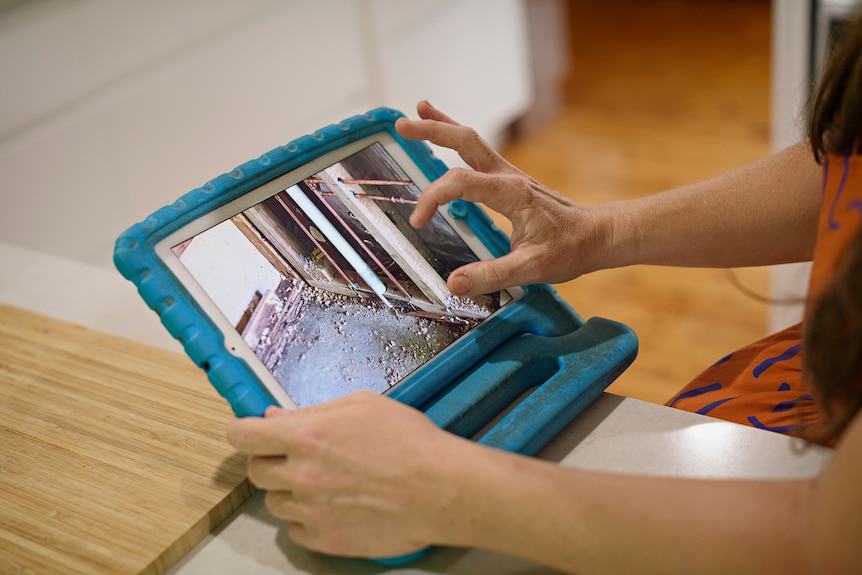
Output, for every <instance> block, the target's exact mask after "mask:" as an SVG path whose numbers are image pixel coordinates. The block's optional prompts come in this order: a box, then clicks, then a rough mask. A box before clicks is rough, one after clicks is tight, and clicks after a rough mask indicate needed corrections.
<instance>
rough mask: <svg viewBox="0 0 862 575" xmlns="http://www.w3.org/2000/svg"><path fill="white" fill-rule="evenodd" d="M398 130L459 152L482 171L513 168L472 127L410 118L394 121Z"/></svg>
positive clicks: (410, 137)
mask: <svg viewBox="0 0 862 575" xmlns="http://www.w3.org/2000/svg"><path fill="white" fill-rule="evenodd" d="M395 129H396V130H397V131H398V133H399V134H400V135H401V136H403V137H405V138H407V139H410V140H427V141H429V142H431V143H432V144H436V145H438V146H442V147H444V148H450V149H452V150H455V151H456V152H458V155H459V156H461V159H462V160H464V162H466V163H467V165H468V166H470V167H471V168H473V169H474V170H478V171H480V172H500V171H505V170H509V169H511V167H512V166H511V164H509V163H508V162H507V161H506V160H504V159H503V158H502V156H500V155H499V154H498V153H497V152H496V151H494V149H493V148H492V147H491V146H490V145H489V144H488V143H487V142H486V141H485V140H483V139H482V138H481V137H480V136H479V134H478V133H477V132H476V130H474V129H473V128H469V127H467V126H461V125H458V124H454V123H449V122H447V121H441V120H408V119H406V118H399V119H398V120H397V121H396V122H395Z"/></svg>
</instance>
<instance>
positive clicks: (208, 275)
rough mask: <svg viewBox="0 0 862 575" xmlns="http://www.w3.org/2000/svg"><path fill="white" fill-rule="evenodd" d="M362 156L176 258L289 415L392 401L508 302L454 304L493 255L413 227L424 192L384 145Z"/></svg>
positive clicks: (191, 241) (252, 207) (296, 182)
mask: <svg viewBox="0 0 862 575" xmlns="http://www.w3.org/2000/svg"><path fill="white" fill-rule="evenodd" d="M366 144H367V145H366ZM366 144H363V145H362V146H361V147H360V148H358V149H356V150H355V151H351V152H350V153H349V155H347V156H345V157H343V158H340V159H338V161H335V162H333V163H330V164H328V165H322V166H318V167H315V168H314V171H313V172H311V173H307V174H302V175H300V176H299V177H298V179H297V176H296V175H295V174H294V175H293V176H292V177H291V175H290V174H288V175H286V177H282V178H279V179H277V180H274V181H273V182H270V183H269V184H267V186H265V189H264V190H262V191H258V192H256V194H250V196H251V197H253V200H252V201H253V203H250V204H249V203H248V202H249V200H244V202H245V204H248V205H243V202H240V203H239V204H235V206H238V207H239V209H238V210H237V207H234V208H233V212H231V210H228V212H227V214H228V215H226V216H223V218H224V219H223V220H222V221H218V222H215V223H212V224H207V227H206V228H205V229H200V230H194V234H193V235H191V236H189V237H187V238H186V239H183V240H182V241H179V242H177V241H176V238H175V240H174V241H172V242H171V243H170V246H169V247H170V253H171V254H172V255H173V256H174V257H175V258H176V260H177V261H178V262H179V263H180V264H181V267H182V270H183V271H184V272H185V273H182V274H178V275H179V277H180V279H181V280H182V281H183V282H184V283H185V284H186V286H187V287H188V288H189V289H190V291H192V292H193V295H195V292H197V291H200V292H202V293H201V294H199V295H196V296H195V297H196V299H197V300H198V301H199V302H200V303H201V305H202V306H203V307H204V308H205V309H206V308H208V307H210V306H214V308H215V309H217V311H218V314H220V316H221V318H220V321H222V322H224V323H225V324H226V325H227V326H230V328H229V329H230V330H231V331H233V332H235V333H234V334H233V336H232V337H231V338H228V337H226V344H227V345H228V347H229V349H231V351H232V352H234V353H236V354H238V355H242V353H243V350H241V349H239V348H241V347H247V350H250V351H251V352H253V355H254V358H256V361H253V362H252V363H253V364H254V365H253V367H254V368H255V369H256V370H259V371H260V372H261V373H260V375H261V379H262V380H263V381H264V383H265V384H266V385H267V387H270V388H271V390H272V389H273V388H277V389H276V392H275V393H274V394H273V395H274V396H275V397H276V398H277V399H279V400H280V402H281V403H282V404H284V403H286V402H290V403H293V404H295V405H297V406H300V407H301V406H307V405H312V404H316V403H320V402H323V401H326V400H329V399H333V398H336V397H339V396H342V395H345V394H347V393H350V392H352V391H356V390H372V391H375V392H378V393H386V392H387V391H389V390H390V389H391V388H392V387H393V386H395V385H397V384H398V382H400V381H401V380H403V379H404V378H405V377H406V376H407V375H408V374H410V373H411V372H412V371H414V370H415V369H417V368H419V367H420V366H422V365H423V364H424V363H426V362H427V361H429V360H430V359H431V358H433V357H434V356H435V355H437V354H438V353H440V352H441V351H442V350H443V349H445V348H446V347H447V346H449V345H451V344H452V343H453V342H455V341H456V340H457V339H458V338H459V337H461V336H463V335H464V334H465V333H467V332H468V331H469V330H471V329H472V328H473V327H475V326H476V325H478V323H480V322H481V321H483V320H484V319H486V318H487V317H488V316H490V315H491V314H492V313H494V312H495V311H496V310H497V309H498V308H499V307H500V306H501V305H504V304H505V303H507V302H508V301H509V300H510V299H511V298H512V296H511V295H510V293H509V292H499V293H493V294H488V295H483V296H479V297H471V298H459V297H455V296H453V295H452V294H451V293H450V292H449V290H448V288H447V286H446V278H447V277H448V276H449V274H450V273H451V272H452V271H453V270H454V269H456V268H457V267H459V266H462V265H464V264H466V263H469V262H472V261H476V260H477V259H479V258H480V257H489V254H487V253H481V254H480V253H477V252H481V251H482V250H481V245H477V244H476V243H475V242H476V240H475V238H470V237H469V234H467V235H465V233H464V230H463V229H460V228H463V227H464V225H463V224H462V223H460V222H456V221H454V220H451V219H450V218H448V216H447V215H446V214H445V212H444V211H443V210H440V211H439V212H438V213H437V214H435V216H434V218H433V219H432V221H431V223H430V224H429V225H427V226H425V227H424V228H421V229H416V228H414V227H412V226H411V225H410V223H409V222H408V217H409V216H410V213H411V212H412V210H413V207H414V205H415V203H416V199H417V198H418V196H419V193H420V191H421V189H420V185H427V183H425V182H418V183H417V181H416V180H421V179H422V176H421V174H420V173H417V172H416V171H415V170H413V169H411V168H409V167H407V168H405V166H404V164H409V159H408V158H406V156H405V157H401V158H399V159H398V160H396V157H395V156H397V155H398V154H397V150H395V151H393V148H392V147H391V146H389V147H387V145H386V142H385V141H383V142H381V141H370V142H367V143H366ZM231 213H232V215H230V214H231ZM217 219H220V218H217ZM459 226H460V228H459ZM208 311H209V312H212V311H213V310H209V309H208ZM211 315H212V313H211ZM230 340H234V343H230ZM282 391H283V392H284V394H285V395H286V396H287V398H289V401H287V400H286V399H285V397H284V395H282Z"/></svg>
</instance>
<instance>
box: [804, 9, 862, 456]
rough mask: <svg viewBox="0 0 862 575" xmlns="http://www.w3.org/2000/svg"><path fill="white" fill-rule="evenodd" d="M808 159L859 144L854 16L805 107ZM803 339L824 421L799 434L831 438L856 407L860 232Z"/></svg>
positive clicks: (861, 35)
mask: <svg viewBox="0 0 862 575" xmlns="http://www.w3.org/2000/svg"><path fill="white" fill-rule="evenodd" d="M808 133H809V139H810V142H811V148H812V150H813V152H814V157H815V159H816V160H817V161H818V162H819V163H822V161H823V157H824V155H825V154H827V153H831V154H841V155H848V154H853V153H855V152H857V151H858V149H859V146H860V142H862V12H857V13H856V15H855V16H854V17H852V18H851V19H850V20H849V21H848V23H847V25H846V26H845V27H843V28H842V34H841V38H840V41H839V42H837V43H836V44H835V46H834V47H833V50H832V53H831V55H830V58H829V62H828V64H827V66H826V68H825V69H824V71H823V76H822V77H821V79H820V82H819V85H818V89H817V91H816V92H815V94H814V97H813V99H812V100H811V105H810V106H809V122H808ZM809 305H810V309H809V310H808V314H807V315H806V320H805V332H804V335H803V358H804V360H803V361H804V362H805V371H806V375H807V376H808V380H809V381H810V382H811V383H812V385H813V387H814V394H815V395H816V396H817V401H818V403H819V404H820V406H821V408H822V410H823V413H824V415H825V416H826V418H827V422H826V423H825V425H824V427H822V428H821V427H818V428H816V429H813V428H809V430H807V431H806V432H804V433H803V435H804V436H805V437H806V438H807V439H810V440H813V441H817V442H819V443H830V442H832V441H834V440H835V439H837V438H838V437H839V436H840V435H841V433H842V432H843V431H844V429H845V428H846V427H847V425H848V424H849V423H850V421H851V420H852V419H853V417H854V416H855V415H856V413H857V412H858V411H859V409H860V407H862V229H860V230H859V231H858V232H857V233H856V235H855V236H854V238H853V239H852V240H851V241H850V243H848V245H847V247H846V248H845V250H844V252H843V253H842V254H841V258H840V259H839V262H838V265H837V266H836V269H835V273H834V275H833V276H832V278H831V279H830V280H829V282H828V283H827V285H826V286H825V287H824V289H823V291H821V292H820V294H819V295H818V296H817V298H816V299H815V300H813V301H811V302H810V304H809Z"/></svg>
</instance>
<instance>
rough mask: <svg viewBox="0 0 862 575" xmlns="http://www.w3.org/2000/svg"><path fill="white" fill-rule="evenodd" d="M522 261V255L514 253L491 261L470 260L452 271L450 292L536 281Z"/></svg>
mask: <svg viewBox="0 0 862 575" xmlns="http://www.w3.org/2000/svg"><path fill="white" fill-rule="evenodd" d="M525 263H526V261H525V258H524V257H523V256H522V255H521V254H519V253H515V252H511V253H508V254H506V255H504V256H502V257H499V258H497V259H493V260H483V261H478V262H473V263H471V264H467V265H465V266H461V267H460V268H458V269H456V270H455V271H453V272H452V273H451V274H450V275H449V279H448V280H447V284H448V286H449V290H450V291H451V292H452V294H453V295H457V296H466V295H479V294H487V293H492V292H496V291H500V290H502V289H505V288H509V287H514V286H522V285H529V284H531V283H535V280H536V278H534V277H532V274H530V273H529V268H528V267H527V266H525V265H524V264H525Z"/></svg>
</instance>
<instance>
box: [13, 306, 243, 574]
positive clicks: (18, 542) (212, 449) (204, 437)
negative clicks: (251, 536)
mask: <svg viewBox="0 0 862 575" xmlns="http://www.w3.org/2000/svg"><path fill="white" fill-rule="evenodd" d="M231 417H232V413H231V411H230V408H229V406H228V405H227V403H226V402H225V401H224V400H223V399H222V398H221V397H220V396H219V395H218V394H217V393H216V392H215V390H214V389H213V388H212V386H211V385H210V384H209V382H208V381H207V379H206V376H205V375H204V373H203V372H202V371H201V370H200V369H198V368H197V367H196V366H195V365H194V364H193V363H192V362H191V360H189V359H188V358H187V357H185V356H184V355H181V354H177V353H172V352H169V351H165V350H161V349H157V348H153V347H149V346H146V345H143V344H139V343H136V342H133V341H129V340H125V339H122V338H118V337H115V336H111V335H108V334H104V333H101V332H97V331H94V330H90V329H87V328H84V327H80V326H76V325H71V324H68V323H65V322H61V321H59V320H56V319H52V318H49V317H46V316H42V315H38V314H34V313H31V312H27V311H23V310H20V309H17V308H14V307H10V306H5V305H0V573H13V572H25V573H29V572H34V573H66V574H73V573H87V574H99V573H106V574H107V573H110V574H117V573H162V572H164V571H165V570H167V569H168V568H169V567H170V566H171V565H173V564H174V563H175V562H176V561H178V560H179V559H180V558H181V557H182V556H183V555H185V554H186V553H187V552H188V551H189V550H190V549H191V548H192V547H193V546H194V545H195V544H196V543H198V542H199V541H200V540H201V539H203V538H204V537H205V536H206V535H207V534H208V533H209V532H210V531H211V530H212V529H213V528H214V527H215V526H216V525H218V524H219V523H220V522H221V521H222V520H223V519H225V518H226V517H227V516H228V515H229V514H230V513H231V512H232V511H234V510H235V509H236V508H237V507H239V505H240V504H241V503H242V502H243V501H245V500H246V499H247V498H248V497H249V496H250V495H251V493H252V492H253V488H252V487H251V486H250V485H249V483H248V481H247V479H246V469H245V464H246V462H245V458H244V457H243V456H241V455H240V454H238V453H237V452H236V451H235V450H234V449H233V448H232V447H230V445H228V444H227V442H226V440H225V424H226V423H227V422H228V420H229V419H230V418H231Z"/></svg>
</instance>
